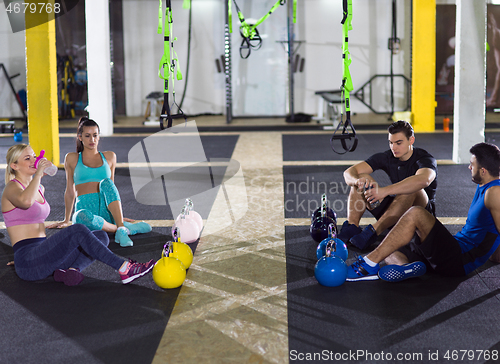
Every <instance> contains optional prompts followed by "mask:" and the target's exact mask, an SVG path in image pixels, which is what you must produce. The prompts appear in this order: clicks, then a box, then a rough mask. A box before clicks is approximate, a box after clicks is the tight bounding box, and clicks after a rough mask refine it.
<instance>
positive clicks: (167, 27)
mask: <svg viewBox="0 0 500 364" xmlns="http://www.w3.org/2000/svg"><path fill="white" fill-rule="evenodd" d="M185 3H186V2H184V3H183V4H184V5H185ZM165 5H166V6H165V19H163V4H162V0H160V7H159V10H158V34H162V33H164V36H163V56H162V57H161V60H160V65H159V70H158V76H159V77H160V78H161V79H163V80H164V81H165V86H164V89H163V106H162V110H161V115H160V129H161V130H163V129H165V125H164V122H165V121H166V123H167V128H171V127H172V120H173V119H176V118H184V120H186V121H187V117H186V115H185V114H184V112H183V111H182V110H181V108H180V106H179V105H177V104H176V102H175V90H174V79H175V78H176V79H177V80H178V81H180V80H182V73H181V71H180V67H179V59H178V58H177V53H176V52H175V50H174V41H176V40H177V38H175V37H174V36H173V19H172V4H171V0H166V4H165ZM162 70H163V74H162ZM170 80H171V85H169V81H170ZM170 91H171V92H172V107H173V106H174V105H175V106H176V107H177V114H172V107H171V106H170V103H169V94H170Z"/></svg>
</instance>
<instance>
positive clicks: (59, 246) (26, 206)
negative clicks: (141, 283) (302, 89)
mask: <svg viewBox="0 0 500 364" xmlns="http://www.w3.org/2000/svg"><path fill="white" fill-rule="evenodd" d="M35 159H36V155H35V153H34V152H33V149H32V148H31V147H30V146H29V145H26V144H17V145H14V146H12V147H10V148H9V150H8V152H7V167H6V171H5V182H6V184H5V189H4V190H3V193H2V200H1V208H2V214H3V218H4V221H5V226H6V227H7V233H8V234H9V237H10V241H11V244H12V248H13V249H14V262H15V269H16V273H17V275H18V276H19V277H20V278H21V279H24V280H27V281H36V280H40V279H44V278H46V277H48V276H50V275H52V274H53V275H54V280H55V281H57V282H63V283H64V284H66V285H68V286H74V285H77V284H80V283H81V282H82V280H83V278H84V276H83V274H82V273H81V271H82V270H83V269H85V268H86V267H87V266H89V265H90V264H91V263H92V262H93V261H94V260H99V261H101V262H103V263H105V264H107V265H109V266H111V267H112V268H114V269H116V270H117V271H118V273H119V274H120V277H121V279H122V282H123V283H130V282H132V281H133V280H134V279H137V278H139V277H141V276H143V275H145V274H146V273H148V272H149V271H150V270H151V269H152V268H153V266H154V261H153V260H150V261H149V262H147V263H137V262H135V261H133V260H130V259H129V260H125V259H124V258H121V257H119V256H117V255H115V254H114V253H113V252H111V251H110V250H109V249H108V244H109V239H108V235H107V234H106V233H105V232H104V231H90V230H89V229H88V228H87V227H85V226H84V225H81V224H74V225H72V226H69V227H68V228H66V229H64V230H61V231H59V232H57V233H56V234H54V235H52V236H50V237H48V238H47V237H46V234H45V225H44V222H45V219H46V218H47V216H48V215H49V213H50V206H49V203H48V202H47V201H46V200H45V196H44V192H45V189H44V187H43V186H42V185H41V180H42V178H43V176H44V170H45V168H47V167H49V166H50V164H51V163H50V162H49V161H48V160H47V159H45V158H43V159H41V160H40V161H39V162H38V166H37V167H38V168H35Z"/></svg>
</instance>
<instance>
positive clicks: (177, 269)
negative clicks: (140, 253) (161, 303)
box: [153, 241, 186, 289]
mask: <svg viewBox="0 0 500 364" xmlns="http://www.w3.org/2000/svg"><path fill="white" fill-rule="evenodd" d="M172 244H173V243H172V242H170V241H169V242H167V243H166V244H165V246H164V249H163V251H162V258H161V259H160V260H158V261H157V262H156V264H155V266H154V267H153V280H154V282H155V283H156V285H157V286H158V287H160V288H167V289H171V288H177V287H180V286H181V285H182V283H184V280H185V279H186V267H185V266H184V264H183V263H182V261H180V260H179V259H177V258H175V257H173V256H171V254H172V253H171V249H172Z"/></svg>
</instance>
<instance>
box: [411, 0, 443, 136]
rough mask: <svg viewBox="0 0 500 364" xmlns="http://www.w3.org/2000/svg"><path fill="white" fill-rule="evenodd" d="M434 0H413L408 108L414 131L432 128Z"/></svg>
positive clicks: (433, 115)
mask: <svg viewBox="0 0 500 364" xmlns="http://www.w3.org/2000/svg"><path fill="white" fill-rule="evenodd" d="M436 106H437V103H436V0H413V29H412V75H411V111H412V114H413V128H414V130H415V131H416V132H428V131H434V130H435V111H436V110H435V109H436Z"/></svg>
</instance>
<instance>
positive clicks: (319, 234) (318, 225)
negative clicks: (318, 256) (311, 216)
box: [309, 195, 337, 243]
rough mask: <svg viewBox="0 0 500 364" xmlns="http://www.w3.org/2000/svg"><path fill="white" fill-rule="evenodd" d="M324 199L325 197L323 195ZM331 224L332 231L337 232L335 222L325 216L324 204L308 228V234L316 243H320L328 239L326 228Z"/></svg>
mask: <svg viewBox="0 0 500 364" xmlns="http://www.w3.org/2000/svg"><path fill="white" fill-rule="evenodd" d="M324 196H325V197H326V195H324ZM330 224H333V227H334V230H335V231H337V221H336V219H335V220H334V219H332V218H331V217H330V216H327V215H326V204H325V205H323V204H322V205H321V209H320V216H318V217H316V219H315V220H314V221H313V222H312V223H311V227H310V228H309V233H310V234H311V237H312V238H313V240H314V241H315V242H316V243H320V242H321V241H322V240H324V239H326V238H327V237H328V231H329V230H328V227H329V225H330Z"/></svg>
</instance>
